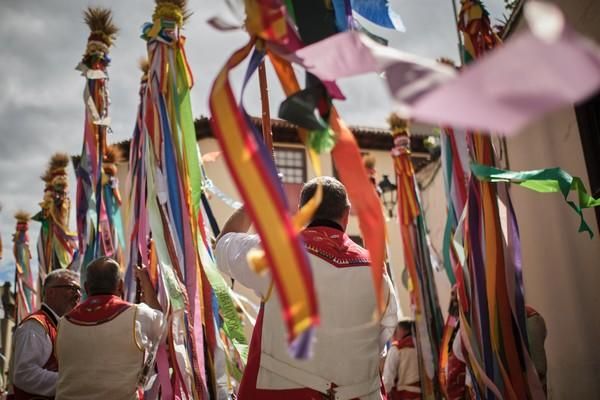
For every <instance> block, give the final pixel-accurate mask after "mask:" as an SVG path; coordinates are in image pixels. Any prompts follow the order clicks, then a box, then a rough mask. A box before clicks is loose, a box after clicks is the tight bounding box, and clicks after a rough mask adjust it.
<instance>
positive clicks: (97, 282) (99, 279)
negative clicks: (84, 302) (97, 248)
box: [85, 257, 123, 296]
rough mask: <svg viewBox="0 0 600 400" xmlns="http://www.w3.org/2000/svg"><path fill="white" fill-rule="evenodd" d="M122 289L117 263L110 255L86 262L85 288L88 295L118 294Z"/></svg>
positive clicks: (119, 269)
mask: <svg viewBox="0 0 600 400" xmlns="http://www.w3.org/2000/svg"><path fill="white" fill-rule="evenodd" d="M122 289H123V280H122V278H121V268H120V267H119V263H117V262H116V261H115V260H113V259H112V258H110V257H100V258H97V259H95V260H94V261H92V262H91V263H89V264H88V266H87V269H86V275H85V290H86V292H87V293H88V295H89V296H96V295H100V294H114V295H120V294H121V293H120V292H121V291H122Z"/></svg>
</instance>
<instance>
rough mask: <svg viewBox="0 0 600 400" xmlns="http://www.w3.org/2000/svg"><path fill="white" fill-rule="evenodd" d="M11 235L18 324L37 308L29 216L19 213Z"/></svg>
mask: <svg viewBox="0 0 600 400" xmlns="http://www.w3.org/2000/svg"><path fill="white" fill-rule="evenodd" d="M15 218H16V220H17V224H16V229H15V233H14V235H13V243H14V245H13V255H14V257H15V298H16V307H17V311H16V313H15V315H16V317H15V318H16V321H15V322H16V324H19V322H21V321H22V320H23V318H25V317H26V316H27V315H29V314H30V313H32V312H33V311H35V309H36V307H37V301H36V294H37V291H36V289H35V284H34V282H33V273H32V271H31V252H30V250H29V214H28V213H26V212H24V211H19V212H18V213H16V214H15Z"/></svg>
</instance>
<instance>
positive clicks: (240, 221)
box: [217, 207, 252, 243]
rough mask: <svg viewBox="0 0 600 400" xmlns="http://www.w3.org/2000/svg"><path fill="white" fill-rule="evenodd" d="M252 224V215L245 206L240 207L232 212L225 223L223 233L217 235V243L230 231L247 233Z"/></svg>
mask: <svg viewBox="0 0 600 400" xmlns="http://www.w3.org/2000/svg"><path fill="white" fill-rule="evenodd" d="M250 225H252V221H251V220H250V217H249V216H248V214H247V213H246V210H244V207H240V208H238V209H237V210H235V211H234V212H233V214H231V216H230V217H229V219H228V220H227V222H225V225H223V229H222V230H221V233H220V234H219V236H218V237H217V243H218V242H219V240H221V238H222V237H223V236H225V235H226V234H228V233H246V232H248V230H249V229H250Z"/></svg>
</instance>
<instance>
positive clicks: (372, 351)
mask: <svg viewBox="0 0 600 400" xmlns="http://www.w3.org/2000/svg"><path fill="white" fill-rule="evenodd" d="M318 182H320V183H321V185H322V186H323V200H322V202H321V204H320V206H319V208H318V209H317V211H316V213H315V215H314V217H313V221H312V222H311V223H310V224H309V226H308V227H307V228H306V229H305V230H304V231H303V232H302V238H303V239H304V242H305V244H306V248H307V250H308V253H309V259H310V265H311V268H312V274H313V279H314V284H315V290H316V295H317V302H318V304H319V313H320V325H319V326H318V327H317V328H316V330H315V342H314V343H313V349H312V352H313V355H312V358H310V359H308V360H302V361H300V360H296V359H294V358H292V357H290V355H289V353H288V349H287V343H286V331H285V327H284V323H283V321H282V318H281V311H280V305H279V304H280V303H279V300H278V298H277V295H272V296H271V295H270V291H271V289H270V288H271V287H272V282H271V278H270V277H269V276H268V274H265V275H257V274H255V273H254V272H252V271H251V270H250V269H249V267H248V264H247V262H246V255H247V254H248V252H249V251H250V250H251V249H253V248H255V247H257V246H259V245H260V241H259V238H258V236H256V235H248V234H247V233H246V232H247V231H248V229H249V227H250V220H249V218H248V216H247V215H246V213H245V212H244V211H243V210H242V209H240V210H238V211H236V212H235V213H234V214H233V215H232V216H231V217H230V219H229V220H228V221H227V223H226V224H225V226H224V227H223V231H222V233H221V235H220V237H219V238H218V239H217V246H216V258H217V264H218V265H219V268H220V269H221V270H222V271H223V272H225V273H226V274H228V275H230V276H231V277H233V278H235V279H237V280H238V281H240V282H241V283H242V284H244V285H245V286H247V287H249V288H252V289H254V290H255V291H256V293H257V294H258V295H259V296H260V297H261V298H262V300H263V301H262V303H261V309H260V313H259V315H258V319H257V321H256V325H255V328H254V333H253V334H252V341H251V343H250V352H249V356H248V364H247V366H246V369H245V371H244V376H243V378H242V382H241V384H240V389H239V393H238V396H239V399H241V400H252V399H261V400H275V399H286V400H305V399H324V398H325V399H327V398H332V399H333V398H335V399H339V400H349V399H364V400H374V399H377V400H379V399H381V398H383V395H382V390H381V379H380V376H379V354H380V351H381V349H382V348H383V345H384V344H385V342H386V341H387V340H388V338H389V337H390V336H391V334H392V332H393V330H394V327H395V326H396V321H397V315H396V313H397V301H396V297H395V294H394V292H393V290H392V288H391V285H390V282H389V280H388V279H387V277H386V283H387V285H386V286H385V296H386V300H387V303H386V304H387V308H386V310H385V313H384V315H383V316H381V317H379V316H377V312H376V309H377V304H376V298H375V294H374V290H373V284H372V282H371V270H370V265H369V256H368V253H367V251H366V250H364V249H363V248H362V247H360V246H358V245H357V244H355V243H354V242H352V241H351V240H350V238H349V237H348V236H347V235H346V234H345V233H344V231H345V229H346V226H347V224H348V216H349V211H350V204H349V202H348V197H347V195H346V189H345V188H344V186H343V185H342V184H341V183H340V182H339V181H337V180H336V179H333V178H327V177H322V178H316V179H313V180H311V181H309V182H308V183H306V184H305V185H304V187H303V189H302V192H301V194H300V206H302V205H304V204H306V203H307V202H308V200H309V199H310V198H311V197H312V196H313V195H314V193H315V191H316V189H317V185H318ZM265 206H268V205H265Z"/></svg>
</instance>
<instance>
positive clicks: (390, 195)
mask: <svg viewBox="0 0 600 400" xmlns="http://www.w3.org/2000/svg"><path fill="white" fill-rule="evenodd" d="M378 186H379V189H381V199H382V201H383V206H384V207H385V209H386V210H387V212H388V215H389V217H390V218H392V217H393V216H394V207H395V206H396V203H397V202H398V192H397V191H396V188H397V186H396V185H395V184H393V183H392V182H391V181H390V178H389V177H388V176H387V175H383V177H382V179H381V182H379V184H378Z"/></svg>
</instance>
